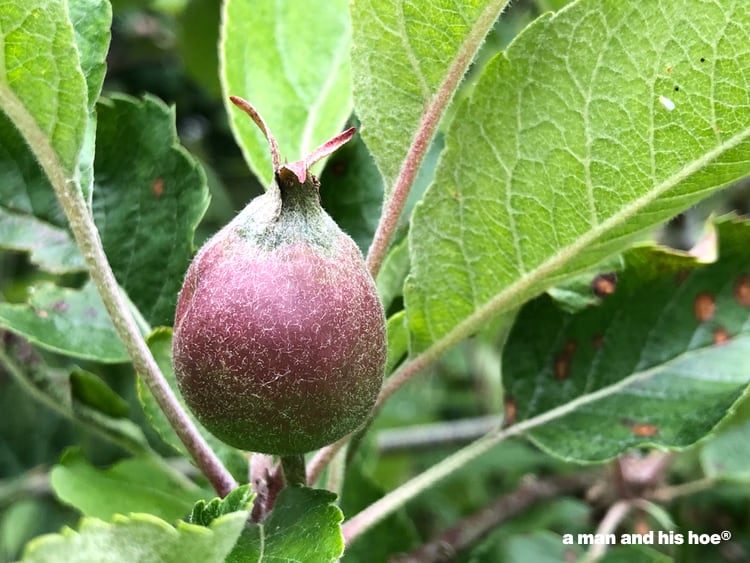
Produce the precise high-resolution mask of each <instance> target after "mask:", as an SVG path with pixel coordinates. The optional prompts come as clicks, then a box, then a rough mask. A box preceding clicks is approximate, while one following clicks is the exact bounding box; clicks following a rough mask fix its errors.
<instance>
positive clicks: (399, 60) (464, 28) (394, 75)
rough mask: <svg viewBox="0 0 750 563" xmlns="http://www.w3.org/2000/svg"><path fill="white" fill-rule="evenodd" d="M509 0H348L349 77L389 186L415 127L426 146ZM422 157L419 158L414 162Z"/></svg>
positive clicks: (370, 144) (364, 130)
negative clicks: (350, 49)
mask: <svg viewBox="0 0 750 563" xmlns="http://www.w3.org/2000/svg"><path fill="white" fill-rule="evenodd" d="M506 4H507V1H506V0H491V1H490V0H471V1H465V0H464V1H453V0H449V1H443V2H404V1H403V0H386V1H377V2H375V1H373V0H356V1H355V2H353V3H352V82H353V90H354V104H355V107H356V110H357V115H358V117H359V118H360V120H361V121H362V137H363V138H364V140H365V142H366V143H367V146H368V147H369V148H370V151H371V152H372V154H373V157H374V158H375V162H376V163H377V165H378V168H379V169H380V172H381V173H382V175H383V178H384V179H385V188H386V193H389V192H390V190H391V188H392V187H393V184H394V180H395V179H396V176H397V175H398V173H399V170H400V169H401V166H402V164H403V162H404V160H405V158H406V155H407V152H408V151H409V147H410V145H411V144H412V140H413V138H414V137H415V134H417V133H418V132H420V133H423V132H426V130H427V129H429V132H428V134H427V138H423V139H422V140H421V145H423V148H425V149H426V148H427V146H429V144H430V140H431V139H432V137H433V136H434V133H435V131H436V128H437V123H438V121H439V119H440V117H441V114H442V112H443V111H444V110H445V109H446V107H447V106H448V103H449V102H450V99H451V97H452V96H453V93H454V91H455V89H456V88H457V87H458V84H459V82H460V80H461V77H462V76H463V75H464V73H465V72H466V70H467V68H468V67H469V64H470V63H471V61H472V58H473V57H474V55H475V54H476V52H477V50H478V49H479V46H480V45H481V43H482V41H483V39H484V37H485V35H486V34H487V33H488V31H489V30H490V29H491V27H492V25H493V23H494V22H495V20H496V19H497V16H498V15H499V14H500V12H501V11H502V9H503V8H504V7H505V5H506ZM416 164H419V163H416Z"/></svg>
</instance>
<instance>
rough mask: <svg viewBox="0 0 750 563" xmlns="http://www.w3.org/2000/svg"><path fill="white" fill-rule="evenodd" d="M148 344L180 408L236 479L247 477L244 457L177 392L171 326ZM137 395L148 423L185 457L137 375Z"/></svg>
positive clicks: (172, 431)
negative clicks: (208, 426)
mask: <svg viewBox="0 0 750 563" xmlns="http://www.w3.org/2000/svg"><path fill="white" fill-rule="evenodd" d="M146 341H147V342H148V346H149V348H150V349H151V353H152V354H153V355H154V358H155V359H156V363H157V364H158V365H159V369H161V372H162V373H163V374H164V377H165V378H166V379H167V382H168V383H169V386H170V387H171V388H172V391H174V393H175V395H177V398H178V399H179V400H180V403H181V404H182V406H183V408H184V409H185V410H186V412H187V413H188V416H190V418H191V419H192V420H193V423H194V424H195V425H196V426H197V427H198V429H199V430H200V432H201V434H202V435H203V437H204V438H205V439H206V441H207V442H208V444H209V445H210V446H211V449H212V450H213V451H214V452H216V454H217V455H218V456H219V457H220V458H221V460H222V461H223V462H224V464H225V465H226V466H227V469H229V471H230V472H231V473H232V474H233V475H234V476H235V477H236V478H238V479H246V476H247V458H246V457H245V455H244V454H243V453H242V452H241V451H240V450H238V449H236V448H233V447H232V446H228V445H227V444H225V443H224V442H222V441H221V440H219V439H218V438H216V437H215V436H214V435H213V434H211V433H210V432H209V431H208V430H206V429H205V428H204V427H203V425H202V424H201V423H200V422H198V421H197V420H196V419H195V417H194V416H193V415H192V413H191V412H190V409H188V408H187V406H186V405H185V403H184V401H183V400H182V395H180V392H179V389H178V388H177V381H176V379H175V376H174V370H173V369H172V329H170V328H158V329H156V330H154V332H152V333H151V334H150V335H149V337H148V338H147V340H146ZM138 398H139V399H140V402H141V406H142V407H143V412H145V413H146V418H147V419H148V421H149V423H150V424H151V426H153V427H154V429H155V430H156V431H157V432H158V434H159V436H160V437H161V439H162V440H164V441H165V442H166V443H167V444H169V445H170V446H172V447H173V448H175V449H176V450H177V451H179V452H181V453H183V454H184V455H185V456H186V457H189V456H188V452H187V450H185V446H184V445H183V444H182V442H181V441H180V439H179V438H178V437H177V434H176V433H175V431H174V429H173V428H172V426H171V424H169V421H168V420H167V417H166V416H164V413H163V412H162V410H161V408H159V405H158V404H157V402H156V399H154V397H153V395H152V394H151V392H150V391H149V390H148V388H147V387H146V385H145V384H144V383H143V379H142V378H141V377H140V376H139V377H138Z"/></svg>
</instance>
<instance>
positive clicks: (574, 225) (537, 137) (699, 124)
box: [363, 0, 750, 350]
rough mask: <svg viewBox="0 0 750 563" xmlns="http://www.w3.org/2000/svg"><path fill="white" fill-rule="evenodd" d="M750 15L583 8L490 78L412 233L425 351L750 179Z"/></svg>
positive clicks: (526, 39) (728, 4) (529, 36)
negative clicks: (726, 187)
mask: <svg viewBox="0 0 750 563" xmlns="http://www.w3.org/2000/svg"><path fill="white" fill-rule="evenodd" d="M746 8H747V6H746V4H745V2H744V1H742V0H727V1H725V2H721V3H709V4H707V3H705V2H702V1H701V0H675V1H673V2H669V3H659V2H648V3H632V2H618V1H615V0H604V1H599V2H593V1H587V0H580V1H578V2H574V3H572V4H571V5H570V7H569V8H567V9H565V10H562V11H560V12H559V13H557V14H555V15H554V16H549V15H548V16H545V17H542V18H540V19H539V20H537V21H536V22H535V23H534V24H532V25H531V26H529V27H528V28H527V29H526V30H525V31H524V32H523V33H521V34H520V35H519V36H518V37H517V38H516V40H515V41H514V42H513V43H512V44H511V45H510V47H509V48H508V50H507V52H506V53H505V54H500V55H498V56H496V57H495V58H494V59H493V60H492V61H491V62H490V63H489V64H488V65H487V67H486V69H485V70H484V72H483V74H482V76H481V78H480V80H479V82H478V84H477V85H476V87H475V89H474V91H473V93H472V96H471V98H470V99H469V100H468V102H467V103H465V104H463V105H462V106H461V108H460V109H459V111H458V113H457V115H456V118H455V119H454V120H453V122H452V125H451V128H450V130H449V131H448V133H447V135H446V147H447V148H446V151H445V152H444V153H443V156H442V158H441V160H440V164H439V167H438V170H437V172H436V174H435V182H434V183H433V184H432V186H431V187H430V188H429V189H428V191H427V193H426V195H425V198H424V200H423V202H422V204H421V205H420V206H419V207H418V208H417V209H416V210H415V213H414V217H413V222H412V226H411V230H410V233H409V235H410V244H411V254H412V273H411V276H410V278H409V280H408V281H407V286H406V303H407V315H408V319H409V327H410V331H411V333H412V335H413V336H414V345H415V348H416V349H417V350H418V349H421V348H424V347H425V346H428V345H429V344H430V343H432V342H434V341H437V340H438V339H443V338H444V337H445V341H444V342H443V345H445V344H452V343H457V342H458V341H460V340H461V339H463V338H465V337H466V336H468V335H469V334H471V333H472V332H474V331H475V330H476V329H477V328H478V327H479V326H481V325H482V324H483V323H484V322H486V321H487V319H489V318H491V317H493V316H496V315H498V314H501V313H503V312H505V311H509V310H511V309H512V308H514V307H517V306H518V305H520V304H521V303H523V302H524V301H526V300H528V299H529V298H531V297H533V296H534V295H536V294H538V293H540V292H542V291H544V290H545V289H547V288H548V287H551V286H553V285H555V284H557V283H560V282H561V281H562V280H563V279H565V278H566V277H569V276H572V275H574V274H576V273H580V272H582V271H585V270H586V269H588V268H591V267H593V266H595V265H596V264H597V263H598V262H599V261H600V260H601V259H603V258H605V257H607V256H609V255H611V254H614V253H617V252H619V251H621V250H622V249H623V248H624V247H626V246H627V245H628V243H629V242H631V241H632V240H633V237H635V236H638V235H639V234H641V233H643V232H644V231H645V230H647V229H650V228H652V227H653V226H655V225H657V224H659V223H660V222H662V221H664V220H666V219H668V218H670V217H671V216H673V215H674V214H676V213H678V212H679V211H681V210H683V209H685V208H686V207H688V206H689V205H691V204H693V203H694V202H696V201H698V200H699V199H701V198H703V197H705V196H706V195H707V194H709V193H710V192H712V191H713V190H716V189H718V188H719V187H721V186H723V185H725V184H727V183H729V182H731V181H733V180H735V179H737V178H741V177H742V176H744V175H746V174H747V173H748V172H749V171H750V161H748V159H747V152H748V151H749V150H750V99H748V97H747V89H746V87H745V85H746V84H747V83H748V81H750V53H748V51H747V50H746V49H745V48H744V45H745V44H746V43H747V41H748V29H750V12H749V11H748V10H747V9H746ZM644 37H647V38H648V40H644ZM676 89H677V90H676ZM660 96H664V97H666V98H668V101H671V102H673V103H674V104H675V108H674V110H673V111H670V110H669V107H671V106H669V104H668V101H667V102H665V104H666V105H665V104H663V103H661V102H660ZM667 106H669V107H667ZM363 121H364V119H363ZM457 327H458V328H457Z"/></svg>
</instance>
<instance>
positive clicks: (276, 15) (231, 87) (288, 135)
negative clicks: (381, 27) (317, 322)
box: [219, 0, 352, 185]
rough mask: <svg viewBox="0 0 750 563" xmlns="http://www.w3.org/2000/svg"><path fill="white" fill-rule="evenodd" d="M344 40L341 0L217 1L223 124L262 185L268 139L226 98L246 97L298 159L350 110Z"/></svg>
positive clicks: (267, 169)
mask: <svg viewBox="0 0 750 563" xmlns="http://www.w3.org/2000/svg"><path fill="white" fill-rule="evenodd" d="M349 40H350V31H349V13H348V10H347V0H316V1H314V2H291V1H288V0H253V1H250V0H228V1H227V2H226V3H225V5H224V17H223V27H222V37H221V41H220V46H219V53H220V59H221V69H220V72H221V81H222V87H223V90H224V96H225V99H226V104H227V111H228V113H229V122H230V124H231V126H232V130H233V131H234V135H235V138H236V139H237V141H238V143H239V145H240V147H241V148H242V152H243V153H244V155H245V160H246V161H247V163H248V165H249V166H250V169H251V170H252V171H253V172H254V173H255V175H256V176H258V178H260V179H261V180H262V182H263V183H264V184H265V185H268V184H269V183H270V181H271V177H272V175H273V168H272V166H271V156H270V153H269V150H268V142H267V141H266V139H265V137H264V136H263V134H262V133H261V132H260V131H259V130H258V128H257V127H256V126H255V124H254V123H253V122H252V120H251V119H250V118H249V117H248V116H247V115H245V114H244V113H243V112H241V111H240V110H238V109H237V108H235V107H234V106H232V104H230V103H229V100H228V96H230V95H233V96H241V97H243V98H246V99H247V100H248V101H249V102H250V103H252V104H253V105H254V106H255V107H256V108H257V109H258V111H259V112H260V114H261V115H262V116H263V119H264V120H265V122H266V123H267V124H268V126H269V127H270V129H271V131H272V132H273V134H274V136H275V137H276V139H277V140H278V142H279V148H280V150H281V152H282V156H286V157H287V159H288V160H290V161H295V160H297V159H299V158H302V157H303V156H306V155H307V154H308V153H310V152H311V151H312V150H313V149H314V148H315V147H317V146H318V145H320V144H321V143H323V142H324V141H326V140H327V139H329V138H330V137H332V136H333V135H334V134H335V133H337V132H338V131H340V130H341V129H342V128H343V126H344V124H345V123H346V120H347V119H348V118H349V115H350V114H351V111H352V101H351V86H350V84H349V80H350V76H349ZM319 166H320V165H319Z"/></svg>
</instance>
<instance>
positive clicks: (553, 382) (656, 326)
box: [503, 222, 750, 462]
mask: <svg viewBox="0 0 750 563" xmlns="http://www.w3.org/2000/svg"><path fill="white" fill-rule="evenodd" d="M718 231H719V233H720V238H719V241H720V249H721V255H720V259H719V261H718V262H716V263H715V264H710V265H700V264H698V263H697V261H696V260H695V259H694V258H693V257H690V256H686V255H679V254H676V253H670V252H666V251H659V250H654V249H649V248H638V249H635V250H632V251H629V252H628V253H627V254H626V255H625V260H626V264H627V266H626V269H625V270H624V271H623V272H622V275H621V276H620V279H619V281H618V283H617V289H616V290H615V292H614V293H613V294H612V295H610V296H608V297H606V298H605V299H604V302H603V303H602V305H600V306H599V307H590V308H588V309H586V310H584V311H582V312H581V313H578V314H576V315H570V314H567V313H564V312H562V311H561V310H560V309H559V308H558V307H556V306H555V304H554V303H553V302H552V300H551V299H550V298H549V297H548V296H546V295H544V296H541V297H539V298H537V299H535V300H534V301H532V302H530V303H528V304H527V305H526V306H524V307H523V309H521V311H520V313H519V315H518V317H517V319H516V324H515V326H514V327H513V329H512V331H511V334H510V337H509V339H508V342H507V345H506V347H505V351H504V355H503V381H504V383H505V386H506V389H507V395H506V396H507V397H512V399H513V400H514V402H515V403H516V405H517V409H518V420H519V421H522V420H526V419H530V418H533V417H537V416H540V415H544V414H545V413H547V416H548V417H549V421H547V423H546V424H542V425H541V426H539V427H537V428H534V429H533V430H531V431H530V432H529V433H528V434H527V435H528V436H529V437H530V438H531V439H532V440H533V441H534V442H536V443H537V444H538V445H540V446H541V447H542V448H543V449H545V450H546V451H548V452H550V453H552V454H554V455H556V456H559V457H561V458H564V459H570V460H579V461H586V462H599V461H604V460H607V459H610V458H613V457H615V456H617V455H620V454H621V453H623V452H624V451H626V450H627V449H630V448H633V447H639V446H654V447H660V448H684V447H687V446H689V445H691V444H693V443H695V442H696V441H697V440H699V439H701V438H703V437H704V436H706V435H707V434H709V433H710V432H711V431H712V429H713V428H714V427H715V426H716V424H717V423H718V422H719V421H721V420H722V419H723V418H724V417H726V416H727V413H728V412H730V410H731V407H732V405H733V404H734V403H735V402H736V401H737V400H738V399H739V398H740V397H741V396H742V394H743V393H744V391H745V389H746V387H747V384H748V381H749V380H750V374H748V370H747V362H746V361H745V360H744V358H747V357H748V354H750V331H749V329H750V301H749V300H748V295H749V294H750V259H748V255H747V248H748V247H749V246H750V224H748V223H745V222H723V223H720V224H719V225H718Z"/></svg>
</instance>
